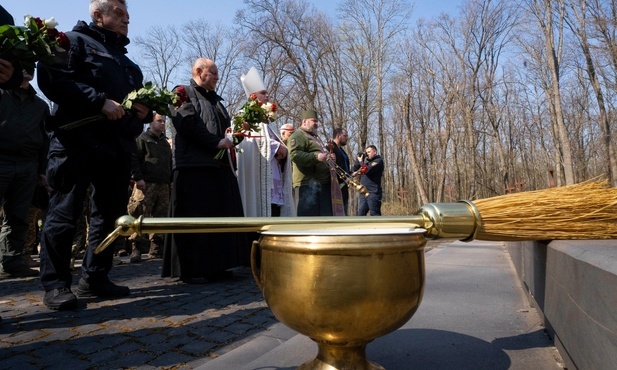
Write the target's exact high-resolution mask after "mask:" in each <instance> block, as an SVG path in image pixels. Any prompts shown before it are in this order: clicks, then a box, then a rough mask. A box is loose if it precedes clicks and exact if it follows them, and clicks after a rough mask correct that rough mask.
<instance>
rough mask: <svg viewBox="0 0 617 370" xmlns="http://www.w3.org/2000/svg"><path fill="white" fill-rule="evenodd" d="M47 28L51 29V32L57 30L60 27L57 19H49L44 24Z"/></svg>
mask: <svg viewBox="0 0 617 370" xmlns="http://www.w3.org/2000/svg"><path fill="white" fill-rule="evenodd" d="M43 23H44V24H45V26H46V27H47V28H49V29H50V30H53V29H55V28H56V26H57V25H58V22H56V19H55V18H54V17H51V18H49V19H46V20H45V21H44V22H43Z"/></svg>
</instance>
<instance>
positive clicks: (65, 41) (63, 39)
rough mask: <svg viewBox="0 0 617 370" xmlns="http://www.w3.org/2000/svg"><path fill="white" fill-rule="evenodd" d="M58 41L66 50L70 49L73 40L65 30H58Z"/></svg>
mask: <svg viewBox="0 0 617 370" xmlns="http://www.w3.org/2000/svg"><path fill="white" fill-rule="evenodd" d="M56 41H57V42H58V45H60V47H61V48H63V49H64V50H68V48H69V47H71V41H70V40H69V38H68V37H67V36H66V35H65V34H64V32H58V35H57V36H56Z"/></svg>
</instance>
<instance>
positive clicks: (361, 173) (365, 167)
mask: <svg viewBox="0 0 617 370" xmlns="http://www.w3.org/2000/svg"><path fill="white" fill-rule="evenodd" d="M366 171H368V165H366V164H363V165H361V166H360V175H364V174H365V173H366Z"/></svg>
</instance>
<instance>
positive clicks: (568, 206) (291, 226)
mask: <svg viewBox="0 0 617 370" xmlns="http://www.w3.org/2000/svg"><path fill="white" fill-rule="evenodd" d="M116 226H117V227H116V229H115V230H114V232H112V233H111V234H110V235H109V236H108V237H107V238H106V239H105V240H104V241H103V242H102V243H101V244H99V246H98V247H97V248H96V250H95V253H100V252H101V251H102V250H104V249H105V248H107V247H108V246H109V245H110V244H111V243H112V242H113V240H114V239H116V237H118V236H119V235H124V236H128V235H131V234H133V233H138V234H143V233H149V232H150V233H151V232H158V233H217V232H263V231H272V230H279V231H280V230H295V231H298V232H301V231H305V232H307V233H311V232H315V230H319V229H336V230H339V231H342V230H345V229H363V230H365V231H366V230H369V229H371V228H384V227H386V228H387V227H401V226H402V227H410V228H418V227H419V228H425V229H426V234H425V236H426V237H427V238H451V239H459V240H464V241H471V240H474V239H476V240H493V241H523V240H557V239H617V188H610V187H609V186H608V181H607V180H604V181H595V180H590V181H586V182H583V183H580V184H575V185H569V186H563V187H558V188H550V189H544V190H537V191H528V192H522V193H514V194H507V195H502V196H497V197H493V198H486V199H479V200H476V201H474V202H470V201H461V202H455V203H429V204H427V205H425V206H423V207H421V208H420V210H419V211H418V213H417V214H415V215H411V216H384V217H370V218H367V217H268V218H266V217H245V218H243V217H239V218H233V217H229V218H226V217H223V218H221V217H211V218H145V219H142V218H139V219H137V220H136V219H134V218H132V217H130V216H123V217H120V218H119V219H118V220H117V221H116Z"/></svg>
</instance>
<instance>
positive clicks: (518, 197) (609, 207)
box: [473, 180, 617, 241]
mask: <svg viewBox="0 0 617 370" xmlns="http://www.w3.org/2000/svg"><path fill="white" fill-rule="evenodd" d="M473 203H474V205H475V206H476V208H477V209H478V211H479V213H480V218H481V219H482V223H481V226H480V228H479V230H478V233H477V234H476V236H475V239H478V240H501V241H508V240H555V239H616V238H617V188H610V187H608V181H593V180H591V181H586V182H583V183H580V184H576V185H569V186H563V187H558V188H550V189H545V190H537V191H529V192H522V193H514V194H507V195H502V196H498V197H494V198H487V199H480V200H477V201H474V202H473Z"/></svg>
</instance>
